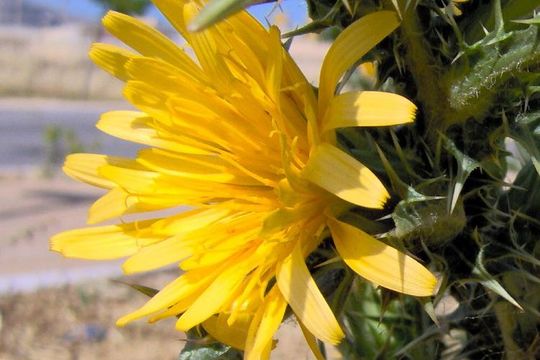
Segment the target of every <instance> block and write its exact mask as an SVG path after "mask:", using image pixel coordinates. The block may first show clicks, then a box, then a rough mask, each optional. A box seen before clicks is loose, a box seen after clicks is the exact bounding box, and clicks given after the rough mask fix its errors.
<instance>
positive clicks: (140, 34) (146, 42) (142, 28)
mask: <svg viewBox="0 0 540 360" xmlns="http://www.w3.org/2000/svg"><path fill="white" fill-rule="evenodd" d="M103 25H104V26H105V28H106V29H107V30H108V31H109V32H110V33H111V34H112V35H114V36H115V37H117V38H118V39H119V40H121V41H122V42H124V43H125V44H126V45H128V46H130V47H131V48H133V49H134V50H136V51H138V52H139V53H141V54H142V55H144V56H149V57H156V58H159V59H162V60H164V61H166V62H168V63H170V64H172V65H174V66H176V67H178V68H180V69H182V70H184V71H186V72H192V73H193V74H199V73H200V69H199V68H198V67H197V65H195V63H194V62H193V60H191V59H190V58H189V56H187V55H186V54H185V53H184V51H183V50H182V49H181V48H179V47H178V46H177V45H176V44H175V43H173V42H172V41H171V40H169V39H168V38H167V37H166V36H165V35H163V34H161V33H160V32H159V31H157V30H155V29H153V28H152V27H150V26H148V25H146V24H145V23H144V22H142V21H140V20H137V19H135V18H133V17H131V16H128V15H124V14H121V13H119V12H116V11H109V12H108V13H107V15H105V17H104V18H103Z"/></svg>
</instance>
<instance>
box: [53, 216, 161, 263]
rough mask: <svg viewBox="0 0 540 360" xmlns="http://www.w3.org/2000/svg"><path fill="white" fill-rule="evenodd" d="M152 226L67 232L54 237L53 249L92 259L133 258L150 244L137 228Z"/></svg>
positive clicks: (147, 224)
mask: <svg viewBox="0 0 540 360" xmlns="http://www.w3.org/2000/svg"><path fill="white" fill-rule="evenodd" d="M151 223H152V221H146V222H140V223H138V224H136V223H131V224H123V225H109V226H101V227H95V228H83V229H75V230H69V231H65V232H63V233H60V234H57V235H55V236H53V237H52V238H51V250H53V251H57V252H60V253H62V254H63V255H64V256H67V257H73V258H79V259H92V260H106V259H117V258H121V257H124V256H129V255H133V254H134V253H136V252H137V251H138V250H139V248H140V246H141V245H142V244H144V242H145V241H147V240H145V239H144V238H143V237H142V236H140V234H139V235H138V236H140V238H138V237H137V235H136V234H135V232H136V229H138V228H139V227H140V228H144V227H147V226H149V225H150V224H151ZM151 241H153V240H151Z"/></svg>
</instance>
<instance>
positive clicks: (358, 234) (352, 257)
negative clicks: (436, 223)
mask: <svg viewBox="0 0 540 360" xmlns="http://www.w3.org/2000/svg"><path fill="white" fill-rule="evenodd" d="M328 226H329V228H330V232H331V233H332V237H333V239H334V244H335V245H336V249H337V251H338V253H339V255H340V256H341V258H342V259H343V261H344V262H345V263H346V264H347V265H348V266H349V267H350V268H351V269H352V270H354V271H355V272H356V273H357V274H358V275H360V276H362V277H363V278H365V279H367V280H369V281H371V282H373V283H375V284H377V285H379V286H382V287H385V288H387V289H390V290H394V291H397V292H400V293H404V294H408V295H412V296H418V297H424V296H433V295H434V294H435V293H436V292H437V284H438V281H437V278H436V277H435V275H433V273H431V272H430V271H429V270H428V269H427V268H426V267H424V266H423V265H422V264H420V263H419V262H418V261H416V260H415V259H413V258H412V257H410V256H408V255H406V254H404V253H402V252H400V251H398V250H397V249H394V248H393V247H391V246H389V245H386V244H385V243H383V242H381V241H379V240H376V239H375V238H374V237H372V236H371V235H369V234H367V233H365V232H363V231H362V230H360V229H357V228H356V227H354V226H352V225H349V224H346V223H344V222H341V221H338V220H336V219H332V218H330V219H328Z"/></svg>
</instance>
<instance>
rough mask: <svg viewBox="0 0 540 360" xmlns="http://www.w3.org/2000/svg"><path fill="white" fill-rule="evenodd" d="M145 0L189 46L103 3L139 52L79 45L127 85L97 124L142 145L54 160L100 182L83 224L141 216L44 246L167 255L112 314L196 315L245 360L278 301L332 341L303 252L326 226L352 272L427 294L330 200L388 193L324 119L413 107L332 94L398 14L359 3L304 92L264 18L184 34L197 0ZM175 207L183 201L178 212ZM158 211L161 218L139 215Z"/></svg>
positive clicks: (376, 121)
mask: <svg viewBox="0 0 540 360" xmlns="http://www.w3.org/2000/svg"><path fill="white" fill-rule="evenodd" d="M154 3H155V4H156V5H157V7H158V8H159V9H160V10H161V11H162V12H163V14H165V16H166V17H167V18H168V20H169V21H170V22H171V23H172V25H173V26H174V27H175V28H176V29H177V30H178V31H179V32H180V33H181V35H182V36H183V37H184V38H185V39H186V41H187V44H188V45H187V47H189V48H190V50H184V49H182V48H180V47H179V46H177V45H176V44H174V43H173V42H171V41H170V40H169V39H167V38H166V37H165V36H163V35H162V34H160V33H159V32H157V31H156V30H154V29H152V28H150V27H148V26H147V25H145V24H144V23H142V22H141V21H139V20H136V19H134V18H131V17H128V16H126V15H122V14H119V13H115V12H110V13H109V14H107V15H106V16H105V18H104V19H103V23H104V25H105V27H106V28H107V30H108V31H109V32H110V33H111V34H113V35H114V36H116V37H117V38H119V39H120V40H121V41H123V42H124V43H125V44H127V45H128V46H129V47H131V48H132V49H133V50H135V51H136V52H132V51H130V50H125V49H122V48H119V47H116V46H112V45H106V44H95V45H94V46H93V48H92V50H91V52H90V56H91V58H92V59H93V60H94V62H96V64H98V65H99V66H100V67H102V68H103V69H105V70H106V71H108V72H110V73H111V74H113V75H114V76H116V77H117V78H119V79H121V80H123V81H125V82H126V86H125V90H124V95H125V97H126V98H127V100H129V102H131V103H132V104H133V105H134V106H135V107H136V108H138V109H139V110H140V112H136V111H116V112H110V113H106V114H104V115H103V116H102V118H101V119H100V121H99V122H98V124H97V127H98V128H99V129H101V130H102V131H104V132H106V133H108V134H110V135H113V136H116V137H119V138H121V139H124V140H128V141H134V142H137V143H140V144H143V145H147V146H148V147H147V148H145V149H143V150H141V151H140V152H139V153H138V155H137V157H136V159H125V158H118V157H111V156H104V155H97V154H74V155H70V156H69V157H68V158H67V159H66V163H65V167H64V170H65V172H66V173H67V174H68V175H70V176H72V177H74V178H76V179H78V180H82V181H84V182H87V183H89V184H92V185H95V186H99V187H102V188H105V189H108V190H109V191H108V192H107V193H106V194H105V195H104V196H103V197H101V198H100V199H99V200H97V201H96V202H95V203H94V204H93V206H92V207H91V209H90V211H89V219H88V222H89V223H91V224H94V223H97V222H101V221H104V220H108V219H113V218H118V217H121V216H124V215H126V214H132V213H144V218H145V219H144V220H138V221H134V222H123V221H122V222H121V223H120V224H118V225H107V226H99V227H91V228H83V229H77V230H71V231H67V232H64V233H61V234H58V235H56V236H54V237H53V238H52V239H51V247H52V249H53V250H55V251H58V252H61V253H62V254H64V255H65V256H68V257H78V258H86V259H111V258H119V257H129V258H128V259H127V260H126V261H125V263H124V265H123V270H124V271H125V272H126V273H136V272H141V271H148V270H153V269H156V268H159V267H162V266H165V265H168V264H171V263H179V264H180V269H181V270H182V271H183V274H182V275H181V276H180V277H178V278H177V279H176V280H175V281H173V282H171V283H170V284H168V285H167V286H166V287H165V288H164V289H162V290H161V291H160V292H159V293H158V294H156V295H155V296H154V297H153V298H152V299H151V300H150V301H148V302H147V303H146V304H145V305H144V306H142V307H141V308H140V309H138V310H136V311H135V312H133V313H131V314H129V315H127V316H124V317H123V318H121V319H120V320H119V321H118V324H119V325H124V324H126V323H127V322H129V321H132V320H135V319H138V318H141V317H146V316H148V317H149V319H150V321H156V320H159V319H162V318H165V317H170V316H179V318H178V321H177V326H176V327H177V328H178V329H179V330H183V331H185V330H188V329H190V328H192V327H194V326H196V325H199V324H202V325H203V326H204V327H205V329H206V330H207V331H208V332H209V333H210V334H212V335H213V336H214V337H216V338H217V339H218V340H220V341H223V342H225V343H227V344H230V345H232V346H235V347H237V348H240V349H244V350H245V354H246V355H245V356H246V358H247V359H259V358H266V357H267V356H268V354H269V352H270V350H271V348H272V345H273V342H272V337H273V335H274V333H275V331H276V330H277V329H278V327H279V325H280V323H281V322H282V320H283V316H284V313H285V309H286V307H287V305H289V306H290V307H291V308H292V310H293V312H294V314H295V315H296V317H297V319H298V320H299V323H300V325H301V327H302V329H303V330H304V333H305V335H306V338H307V340H308V342H309V343H310V344H311V345H313V344H314V343H315V341H314V339H315V337H316V338H318V339H320V340H322V341H325V342H329V343H332V344H336V343H339V341H340V340H341V339H342V338H343V336H344V334H343V331H342V330H341V328H340V325H339V324H338V321H337V320H336V318H335V316H334V314H333V313H332V311H331V309H330V307H329V306H328V304H327V303H326V301H325V299H324V297H323V295H322V294H321V292H320V291H319V289H318V287H317V285H316V283H315V281H314V280H313V278H312V277H311V275H310V273H309V270H308V268H307V266H306V264H305V259H306V257H307V256H308V255H309V254H310V253H311V252H312V251H313V250H314V249H316V248H317V246H318V245H319V243H320V242H321V240H322V237H323V231H324V230H325V229H326V228H328V229H329V230H330V232H331V235H332V238H333V240H334V244H335V246H336V249H337V251H338V253H339V255H340V256H341V258H342V259H343V261H344V262H345V263H346V264H347V265H348V266H350V267H351V268H352V269H353V270H354V271H356V272H357V273H358V274H360V275H361V276H363V277H364V278H366V279H368V280H370V281H372V282H374V283H375V284H378V285H380V286H384V287H386V288H389V289H392V290H395V291H399V292H403V293H407V294H411V295H415V296H430V295H432V294H433V292H434V288H435V284H436V279H435V277H434V276H433V275H432V274H431V273H430V272H429V271H428V270H427V269H425V268H424V267H423V266H422V265H420V264H419V263H418V262H417V261H415V260H414V259H412V258H411V257H409V256H407V255H405V254H403V253H401V252H399V251H397V250H396V249H394V248H392V247H389V246H387V245H385V244H384V243H382V242H380V241H378V240H376V239H374V238H373V237H372V236H370V235H368V234H366V233H364V232H362V231H361V230H359V229H357V228H355V227H353V226H351V225H349V224H346V223H344V222H341V221H339V220H337V217H338V216H339V213H338V212H336V211H337V210H336V209H345V208H347V206H349V207H350V206H353V205H352V204H354V205H358V206H362V207H367V208H381V207H382V206H383V204H384V202H385V201H386V199H387V198H388V196H389V195H388V193H387V191H386V189H385V188H384V186H383V185H382V184H381V182H380V181H379V180H378V179H377V177H376V176H375V175H374V174H373V173H372V172H371V171H370V170H369V169H368V168H366V167H365V166H363V165H362V164H361V163H359V162H358V161H356V160H355V159H354V158H353V157H351V156H350V155H348V154H347V153H345V152H344V151H342V150H340V149H338V148H337V147H336V146H335V140H334V131H335V129H336V128H341V127H349V126H385V125H395V124H402V123H408V122H411V121H413V118H414V113H415V106H414V105H413V104H412V103H411V102H410V101H408V100H407V99H405V98H403V97H401V96H398V95H395V94H390V93H382V92H348V93H344V94H339V95H336V94H335V89H336V85H337V83H338V81H339V80H340V78H341V76H342V75H343V73H344V72H345V71H346V70H347V69H348V68H349V67H351V66H352V65H353V64H354V63H355V62H356V61H357V60H358V59H359V58H360V57H361V56H362V55H363V54H365V53H366V52H367V51H369V49H371V48H372V47H373V46H374V45H375V44H377V43H378V42H379V41H380V40H382V39H383V38H384V37H385V36H387V35H388V34H389V33H391V32H392V31H393V30H394V29H395V28H396V27H397V26H398V20H397V17H396V15H395V14H394V13H392V12H378V13H374V14H371V15H368V16H366V17H364V18H362V19H360V20H359V21H357V22H356V23H354V24H353V25H351V26H350V27H349V28H347V29H346V30H345V31H344V32H343V33H342V34H341V35H340V36H339V37H338V38H337V40H336V41H335V43H334V45H333V46H332V47H331V49H330V50H329V52H328V54H327V56H326V58H325V61H324V64H323V66H322V69H321V76H320V88H319V93H318V96H317V95H316V94H315V92H314V91H313V89H312V87H311V85H310V84H309V83H308V82H307V81H306V79H305V77H304V76H303V74H302V73H301V72H300V71H299V69H298V67H297V65H296V64H295V63H294V62H293V61H292V59H291V58H290V57H289V55H288V53H287V52H286V51H285V50H284V49H283V47H282V44H281V42H280V34H279V31H278V30H277V28H275V27H271V28H270V29H269V30H266V29H264V28H263V27H262V26H261V25H260V24H259V23H258V22H256V21H255V20H254V19H253V18H252V17H251V16H250V15H248V14H247V13H246V12H241V13H239V14H237V15H235V16H233V17H231V18H229V19H228V20H226V21H223V22H221V23H220V24H218V25H216V26H213V27H211V28H209V29H207V30H205V31H203V32H200V33H189V32H187V31H186V23H188V22H189V21H190V20H191V19H192V18H193V17H194V16H195V15H196V14H197V12H198V11H199V9H200V7H201V6H202V5H203V4H202V2H200V1H179V0H154ZM191 51H192V52H193V53H194V54H195V56H196V61H194V60H192V59H191V58H190V57H189V56H188V55H187V53H188V52H191ZM178 206H187V208H183V209H177V211H176V212H175V211H174V208H177V207H178ZM162 209H173V211H171V210H169V212H168V213H169V214H171V213H173V214H172V215H163V212H161V213H158V214H156V213H152V211H155V210H162ZM160 216H161V217H160ZM315 351H317V350H315Z"/></svg>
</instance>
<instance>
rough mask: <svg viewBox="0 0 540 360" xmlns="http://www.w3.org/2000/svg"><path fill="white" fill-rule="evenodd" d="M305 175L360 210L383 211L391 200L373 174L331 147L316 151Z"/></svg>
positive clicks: (348, 156)
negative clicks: (362, 208) (365, 208)
mask: <svg viewBox="0 0 540 360" xmlns="http://www.w3.org/2000/svg"><path fill="white" fill-rule="evenodd" d="M302 174H303V176H304V178H306V179H307V180H309V181H311V182H312V183H314V184H317V185H319V186H320V187H322V188H323V189H325V190H327V191H329V192H331V193H332V194H334V195H336V196H337V197H340V198H342V199H343V200H347V201H348V202H350V203H353V204H356V205H359V206H363V207H367V208H375V209H380V208H382V207H383V206H384V203H385V201H386V199H388V197H389V195H388V192H387V191H386V189H385V188H384V186H383V184H382V183H381V182H380V181H379V179H378V178H377V177H376V176H375V174H373V173H372V172H371V170H369V169H368V168H367V167H365V166H364V165H362V164H361V163H360V162H358V161H357V160H356V159H354V158H353V157H352V156H350V155H348V154H346V153H344V152H343V151H341V150H339V149H338V148H336V147H335V146H332V145H330V144H325V143H323V144H320V145H319V146H317V147H316V148H315V150H314V152H313V153H312V154H311V156H310V157H309V161H308V163H307V165H306V167H305V168H304V171H303V173H302Z"/></svg>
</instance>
